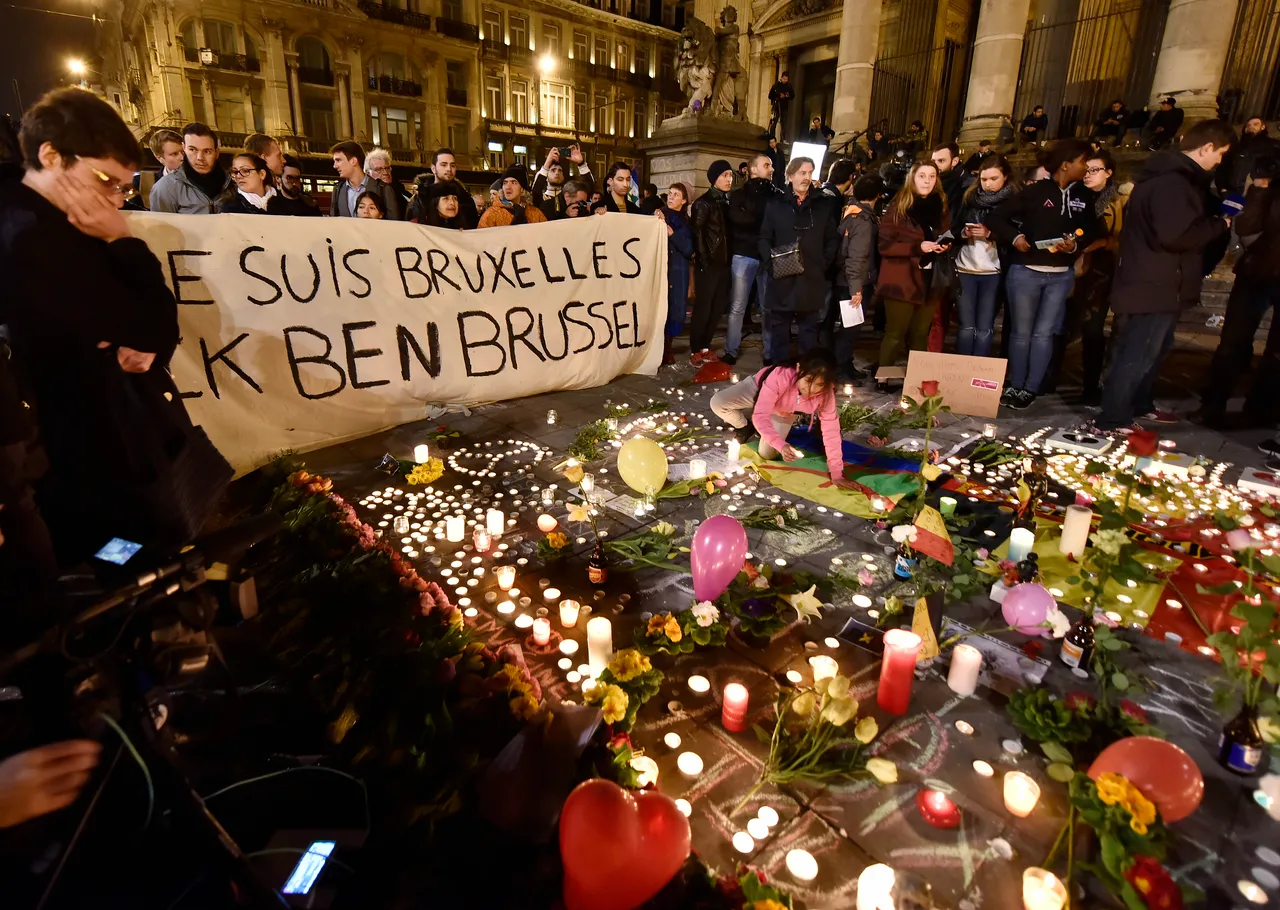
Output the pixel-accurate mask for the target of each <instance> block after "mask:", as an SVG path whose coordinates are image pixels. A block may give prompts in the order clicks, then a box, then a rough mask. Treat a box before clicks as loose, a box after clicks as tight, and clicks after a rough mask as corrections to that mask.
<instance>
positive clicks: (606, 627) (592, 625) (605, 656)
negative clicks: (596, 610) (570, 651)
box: [587, 616, 613, 675]
mask: <svg viewBox="0 0 1280 910" xmlns="http://www.w3.org/2000/svg"><path fill="white" fill-rule="evenodd" d="M612 658H613V625H612V624H611V623H610V622H609V620H608V619H606V618H605V617H603V616H593V617H591V618H590V619H588V620H587V663H588V664H589V665H590V666H591V672H592V673H593V674H596V675H598V674H599V673H600V671H601V670H603V669H604V668H605V667H606V666H608V664H609V661H610V660H611V659H612Z"/></svg>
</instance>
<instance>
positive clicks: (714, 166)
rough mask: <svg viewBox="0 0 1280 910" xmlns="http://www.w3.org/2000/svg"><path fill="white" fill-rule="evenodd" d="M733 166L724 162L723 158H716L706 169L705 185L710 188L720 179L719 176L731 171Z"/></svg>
mask: <svg viewBox="0 0 1280 910" xmlns="http://www.w3.org/2000/svg"><path fill="white" fill-rule="evenodd" d="M732 170H733V165H732V164H730V163H729V162H727V161H725V160H724V159H723V158H717V159H716V160H715V161H713V162H711V164H710V165H709V166H708V167H707V183H710V184H711V185H712V186H714V185H715V182H716V181H717V180H719V179H720V175H721V174H723V173H724V172H725V171H732Z"/></svg>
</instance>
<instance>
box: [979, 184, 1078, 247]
mask: <svg viewBox="0 0 1280 910" xmlns="http://www.w3.org/2000/svg"><path fill="white" fill-rule="evenodd" d="M1093 203H1094V193H1093V191H1092V190H1089V189H1087V188H1086V187H1085V185H1084V184H1082V183H1071V184H1068V185H1067V186H1066V187H1061V186H1058V181H1056V180H1052V179H1050V180H1038V181H1036V182H1035V183H1033V184H1031V185H1030V186H1027V187H1026V188H1025V189H1023V190H1022V192H1020V193H1018V194H1017V195H1016V196H1013V197H1012V198H1010V199H1008V200H1007V201H1005V202H1004V203H1003V204H1001V205H1000V206H998V207H997V208H996V209H995V211H993V212H992V213H991V214H990V215H989V216H988V217H987V222H986V225H987V227H988V228H990V229H991V230H992V231H993V232H994V233H995V235H996V240H998V241H999V242H1000V244H1001V246H1008V247H1013V242H1014V241H1015V240H1017V239H1018V236H1019V235H1022V236H1023V237H1026V238H1027V243H1029V244H1030V245H1031V249H1030V250H1029V251H1027V252H1025V253H1023V252H1021V251H1020V250H1018V249H1017V248H1012V249H1010V251H1009V261H1010V263H1012V264H1013V265H1026V266H1033V265H1041V266H1050V267H1054V268H1061V267H1069V266H1071V264H1072V263H1073V262H1074V261H1075V258H1076V256H1077V254H1079V253H1080V252H1082V251H1083V250H1084V248H1085V247H1086V246H1088V245H1089V244H1090V243H1091V242H1092V241H1094V240H1096V239H1097V238H1098V237H1101V236H1102V234H1103V231H1102V225H1101V223H1100V222H1099V220H1098V216H1097V213H1096V212H1095V211H1094V206H1093ZM1077 231H1080V232H1081V233H1079V234H1077V233H1076V232H1077ZM1072 235H1075V238H1076V249H1075V252H1072V253H1062V252H1059V253H1051V252H1049V251H1048V250H1042V249H1039V248H1038V247H1037V246H1036V241H1038V240H1054V239H1057V238H1061V237H1069V236H1072Z"/></svg>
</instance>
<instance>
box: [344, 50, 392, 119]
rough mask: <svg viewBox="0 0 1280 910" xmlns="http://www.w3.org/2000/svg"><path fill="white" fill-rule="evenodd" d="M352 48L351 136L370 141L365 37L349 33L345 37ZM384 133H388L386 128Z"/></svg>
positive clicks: (349, 58) (349, 57)
mask: <svg viewBox="0 0 1280 910" xmlns="http://www.w3.org/2000/svg"><path fill="white" fill-rule="evenodd" d="M344 41H345V42H346V44H347V45H349V47H350V50H349V52H348V54H347V59H348V60H350V61H351V137H352V138H353V139H355V140H356V141H357V142H368V141H369V108H368V106H367V105H366V100H367V99H366V98H365V86H366V85H367V84H368V83H367V82H366V81H365V68H364V53H363V52H362V51H361V50H360V48H361V46H362V45H363V44H364V39H363V38H360V37H359V36H355V35H347V36H346V37H345V39H344ZM382 132H383V135H384V136H385V135H386V130H385V129H384V130H383V131H382Z"/></svg>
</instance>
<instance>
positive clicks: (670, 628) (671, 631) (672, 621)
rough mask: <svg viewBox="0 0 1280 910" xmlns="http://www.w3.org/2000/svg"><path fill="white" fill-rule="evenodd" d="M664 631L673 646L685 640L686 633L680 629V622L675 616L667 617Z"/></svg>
mask: <svg viewBox="0 0 1280 910" xmlns="http://www.w3.org/2000/svg"><path fill="white" fill-rule="evenodd" d="M662 631H663V632H666V633H667V638H669V639H671V643H672V644H675V643H676V642H678V641H679V640H680V639H682V638H684V631H683V630H682V629H681V628H680V622H679V620H677V619H676V618H675V617H674V616H668V617H667V624H666V625H665V626H663V629H662Z"/></svg>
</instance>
